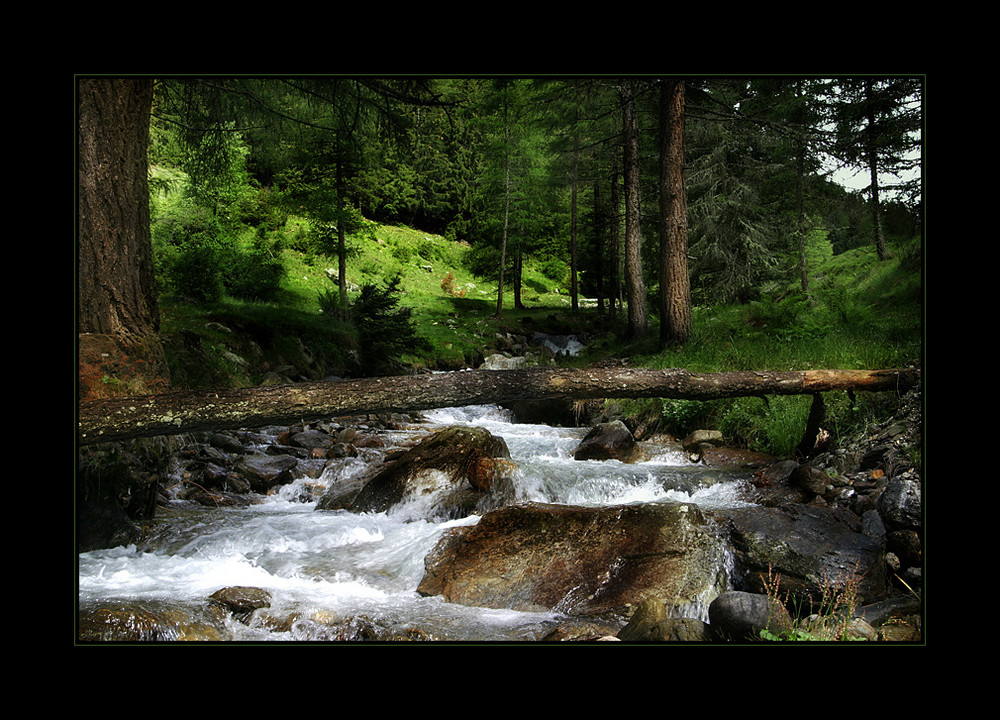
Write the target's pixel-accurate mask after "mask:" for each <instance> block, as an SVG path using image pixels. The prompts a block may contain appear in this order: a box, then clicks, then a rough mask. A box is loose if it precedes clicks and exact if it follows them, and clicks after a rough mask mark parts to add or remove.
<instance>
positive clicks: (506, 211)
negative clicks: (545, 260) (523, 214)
mask: <svg viewBox="0 0 1000 720" xmlns="http://www.w3.org/2000/svg"><path fill="white" fill-rule="evenodd" d="M505 173H506V175H505V178H504V198H503V230H502V232H501V237H500V267H499V268H498V270H499V272H498V279H497V317H500V316H501V315H503V275H504V266H505V265H506V264H507V228H508V227H509V225H510V154H509V153H508V155H507V168H506V170H505Z"/></svg>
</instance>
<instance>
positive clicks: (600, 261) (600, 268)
mask: <svg viewBox="0 0 1000 720" xmlns="http://www.w3.org/2000/svg"><path fill="white" fill-rule="evenodd" d="M606 230H607V228H606V225H605V221H604V206H603V205H601V183H600V182H599V181H598V180H597V179H595V180H594V238H595V245H596V247H595V248H594V257H596V258H597V261H596V262H595V263H594V264H593V269H594V284H595V285H596V287H597V311H598V312H599V313H600V314H602V315H603V314H604V288H605V275H604V258H605V254H606V252H607V249H606V247H605V246H606V244H607V237H605V232H606Z"/></svg>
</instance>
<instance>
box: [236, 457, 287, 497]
mask: <svg viewBox="0 0 1000 720" xmlns="http://www.w3.org/2000/svg"><path fill="white" fill-rule="evenodd" d="M298 464H299V463H298V460H296V459H295V458H294V457H292V456H290V455H249V456H247V457H245V458H243V459H242V460H241V461H240V462H239V463H238V464H237V470H238V471H239V473H240V475H241V476H242V477H244V478H245V479H246V480H247V482H249V483H250V487H251V488H252V489H253V491H254V492H258V493H261V494H266V493H267V491H268V490H270V489H271V488H273V487H275V486H277V485H287V484H288V483H290V482H292V480H293V479H294V475H293V474H292V471H293V470H294V469H295V468H296V466H297V465H298Z"/></svg>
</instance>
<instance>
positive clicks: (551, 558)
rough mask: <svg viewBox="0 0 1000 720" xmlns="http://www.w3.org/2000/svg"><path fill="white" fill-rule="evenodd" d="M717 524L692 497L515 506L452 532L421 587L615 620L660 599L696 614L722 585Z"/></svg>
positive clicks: (474, 601)
mask: <svg viewBox="0 0 1000 720" xmlns="http://www.w3.org/2000/svg"><path fill="white" fill-rule="evenodd" d="M715 529H716V526H715V525H714V524H713V523H712V522H711V521H710V520H709V519H708V518H706V517H705V516H704V515H703V514H702V512H701V511H700V510H699V509H698V508H697V507H696V506H694V505H689V504H684V503H647V504H638V505H620V506H615V507H578V506H570V505H549V504H540V503H529V504H521V505H508V506H506V507H502V508H499V509H497V510H493V511H491V512H488V513H486V514H485V515H483V517H482V519H481V520H480V521H479V523H478V524H476V525H474V526H465V527H456V528H451V529H449V530H448V531H447V532H446V533H445V534H444V535H443V536H442V538H441V540H440V541H439V542H438V545H437V546H436V547H435V549H434V550H433V551H432V552H431V553H430V554H429V555H428V556H427V557H426V558H425V559H424V566H425V573H424V577H423V579H422V580H421V582H420V584H419V586H418V587H417V592H419V593H421V594H422V595H440V596H442V597H443V598H444V599H445V600H446V601H448V602H452V603H458V604H461V605H472V606H476V607H489V608H507V609H512V610H521V611H546V610H557V611H559V612H562V613H565V614H567V615H574V616H577V617H580V616H587V617H609V618H610V617H615V618H624V617H627V616H628V614H629V613H630V612H631V610H632V609H633V608H634V607H635V606H637V605H638V604H640V603H642V602H643V601H644V600H646V599H648V598H654V597H655V598H658V599H660V600H662V601H663V602H664V603H666V604H667V605H668V606H669V607H670V608H671V610H672V611H674V612H676V613H677V614H680V615H684V614H688V616H691V617H697V616H699V615H702V614H704V612H707V610H706V608H707V607H708V604H709V603H710V602H711V600H712V599H713V598H714V597H715V596H716V595H717V594H718V593H719V589H718V586H719V584H720V583H721V582H724V580H723V579H722V574H723V573H722V566H723V549H722V544H721V543H720V542H719V541H718V538H717V537H716V533H715Z"/></svg>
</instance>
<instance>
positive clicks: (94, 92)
mask: <svg viewBox="0 0 1000 720" xmlns="http://www.w3.org/2000/svg"><path fill="white" fill-rule="evenodd" d="M78 99H79V115H78V122H79V136H78V142H79V145H78V151H79V188H78V193H79V245H78V253H79V254H78V262H79V264H78V279H77V280H78V285H77V292H78V303H79V305H78V323H79V324H78V326H77V331H78V333H79V341H80V347H79V352H80V357H79V361H80V367H79V380H80V396H81V397H86V396H91V395H94V394H98V391H99V390H101V389H106V388H111V387H117V388H120V389H122V390H123V391H125V392H128V391H129V388H131V389H132V391H138V392H142V393H149V392H152V391H153V390H154V389H155V388H157V387H160V386H162V385H164V384H166V382H167V380H166V377H167V373H166V364H165V362H164V361H163V353H162V349H161V347H160V343H159V339H158V338H157V335H156V333H157V330H158V329H159V323H160V317H159V308H158V306H157V301H156V291H155V286H154V279H153V251H152V243H151V240H150V228H149V191H148V180H147V172H148V160H147V157H146V152H147V147H148V144H149V117H150V111H151V108H152V101H153V81H152V80H147V79H119V78H95V79H82V80H80V82H79V85H78ZM102 381H103V382H102Z"/></svg>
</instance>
